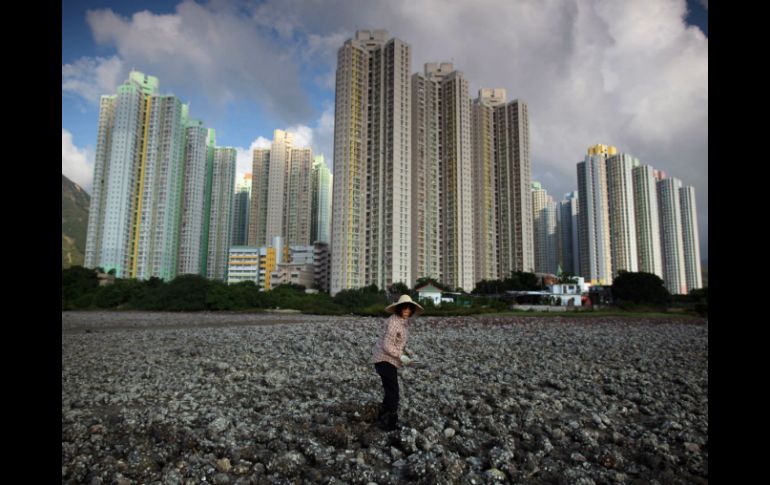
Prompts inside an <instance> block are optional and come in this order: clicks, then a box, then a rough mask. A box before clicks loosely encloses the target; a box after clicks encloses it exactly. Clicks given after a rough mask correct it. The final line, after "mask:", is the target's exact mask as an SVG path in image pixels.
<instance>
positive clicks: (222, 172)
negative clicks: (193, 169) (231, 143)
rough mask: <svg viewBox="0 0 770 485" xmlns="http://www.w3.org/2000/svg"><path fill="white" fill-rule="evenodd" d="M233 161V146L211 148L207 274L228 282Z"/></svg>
mask: <svg viewBox="0 0 770 485" xmlns="http://www.w3.org/2000/svg"><path fill="white" fill-rule="evenodd" d="M235 160H236V150H235V148H230V147H217V148H215V149H214V163H213V166H212V177H211V204H210V213H209V228H208V247H207V252H208V253H207V266H206V277H207V278H210V279H217V280H222V281H227V267H228V256H229V253H230V236H231V232H232V230H231V225H232V219H233V213H232V206H233V192H234V188H235V163H236V162H235Z"/></svg>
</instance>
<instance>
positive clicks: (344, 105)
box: [331, 30, 412, 294]
mask: <svg viewBox="0 0 770 485" xmlns="http://www.w3.org/2000/svg"><path fill="white" fill-rule="evenodd" d="M410 51H411V48H410V46H409V45H408V44H406V43H405V42H403V41H401V40H399V39H396V38H392V39H388V33H387V32H386V31H384V30H375V31H368V30H360V31H357V32H356V34H355V36H354V37H353V38H352V39H349V40H347V41H346V42H345V43H344V45H343V46H342V47H341V48H340V49H339V50H338V53H337V72H336V101H335V121H334V123H335V127H334V181H335V182H334V190H333V214H332V283H331V293H332V294H336V293H338V292H339V291H340V290H342V289H344V288H358V287H362V286H366V285H369V284H376V285H377V286H378V287H379V288H385V287H388V286H390V285H391V284H392V283H394V282H404V283H407V284H408V283H409V282H411V281H412V274H411V260H410V242H411V229H412V219H411V210H410V209H411V207H410V202H411V200H410V197H411V178H410V174H411V140H410V136H411V114H410V111H411V110H410V107H411V85H410V82H409V75H410V69H411V67H410V66H411V52H410Z"/></svg>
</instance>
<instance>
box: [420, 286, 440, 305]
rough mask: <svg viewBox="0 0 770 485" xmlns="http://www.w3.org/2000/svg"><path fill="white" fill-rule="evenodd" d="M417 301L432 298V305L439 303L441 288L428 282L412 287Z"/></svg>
mask: <svg viewBox="0 0 770 485" xmlns="http://www.w3.org/2000/svg"><path fill="white" fill-rule="evenodd" d="M414 290H415V291H416V292H417V299H418V300H419V301H425V300H432V301H433V304H434V305H440V304H441V290H440V289H438V288H436V287H435V286H433V285H431V284H430V283H428V284H425V285H422V286H420V287H418V288H415V289H414Z"/></svg>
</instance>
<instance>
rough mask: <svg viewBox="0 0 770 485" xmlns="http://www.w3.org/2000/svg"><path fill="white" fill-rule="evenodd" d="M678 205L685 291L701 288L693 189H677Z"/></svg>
mask: <svg viewBox="0 0 770 485" xmlns="http://www.w3.org/2000/svg"><path fill="white" fill-rule="evenodd" d="M679 205H680V207H681V210H682V243H683V250H684V271H685V280H686V282H687V291H688V292H690V291H692V290H697V289H698V288H703V277H702V273H701V263H700V237H699V236H698V215H697V212H696V206H695V189H694V188H693V187H682V188H681V189H679Z"/></svg>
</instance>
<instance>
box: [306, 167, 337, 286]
mask: <svg viewBox="0 0 770 485" xmlns="http://www.w3.org/2000/svg"><path fill="white" fill-rule="evenodd" d="M333 180H334V178H333V177H332V174H331V172H330V171H329V167H328V166H326V162H324V156H323V155H318V156H316V157H315V158H314V159H313V193H312V202H313V208H312V222H311V233H310V241H311V242H312V243H316V242H323V243H326V244H328V243H329V241H331V215H332V181H333ZM327 289H328V285H327Z"/></svg>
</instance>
